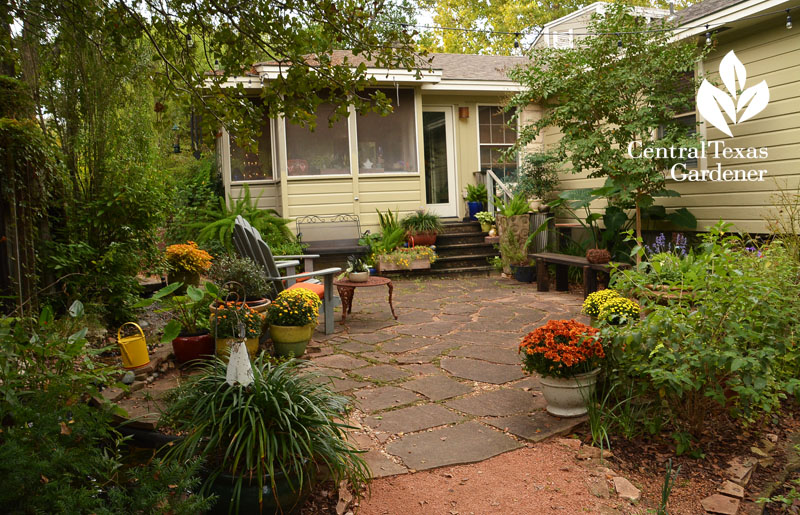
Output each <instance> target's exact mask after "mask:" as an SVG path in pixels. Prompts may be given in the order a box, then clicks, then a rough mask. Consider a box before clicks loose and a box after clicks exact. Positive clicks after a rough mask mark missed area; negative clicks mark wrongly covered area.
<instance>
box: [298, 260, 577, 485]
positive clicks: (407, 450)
mask: <svg viewBox="0 0 800 515" xmlns="http://www.w3.org/2000/svg"><path fill="white" fill-rule="evenodd" d="M385 296H386V291H385V290H378V289H372V288H366V289H363V290H360V291H358V293H357V295H356V296H355V299H354V304H353V310H352V314H351V315H348V317H347V321H346V323H345V324H341V323H340V322H339V320H338V316H337V322H336V332H335V333H334V334H331V335H327V336H326V335H324V334H322V333H320V332H319V331H318V332H317V333H315V335H314V342H313V343H312V344H311V345H312V346H311V348H310V349H309V353H308V357H309V358H310V359H312V361H313V363H314V366H315V369H316V370H317V372H319V373H321V374H323V375H324V376H325V377H324V378H322V379H321V380H324V381H330V384H331V386H332V388H334V389H335V390H336V391H339V392H343V393H345V394H347V395H349V396H352V397H353V398H354V400H355V405H356V410H355V412H354V414H353V415H352V417H351V419H350V421H351V423H352V424H353V425H356V426H357V430H354V431H352V432H351V438H352V440H353V442H354V443H355V444H356V445H358V446H359V447H360V448H361V449H364V450H367V451H369V452H367V453H366V454H365V459H366V460H367V462H368V463H369V465H370V467H371V469H372V471H373V475H374V476H375V477H381V476H388V475H396V474H402V473H405V472H408V471H415V470H424V469H431V468H435V467H440V466H445V465H453V464H459V463H471V462H476V461H482V460H485V459H487V458H490V457H492V456H495V455H497V454H500V453H503V452H506V451H509V450H512V449H516V448H519V447H521V446H523V445H525V443H526V442H527V441H532V442H538V441H541V440H543V439H545V438H548V437H550V436H553V435H558V434H565V433H568V432H570V431H572V429H573V428H574V427H575V426H577V425H578V424H580V423H581V422H582V421H583V420H582V419H558V418H555V417H552V416H550V415H548V414H547V413H546V412H545V410H544V407H545V403H544V399H543V397H542V395H541V392H540V389H539V382H538V378H536V377H533V376H527V375H525V374H524V372H523V371H522V369H521V367H520V364H519V363H520V360H519V357H518V355H517V346H518V344H519V341H520V339H521V338H522V337H523V336H524V335H525V334H527V333H528V332H529V331H532V330H533V329H535V328H536V327H538V326H539V325H541V324H542V323H544V322H545V321H546V320H550V319H560V318H576V319H582V318H583V317H582V316H581V315H580V308H581V303H582V299H581V298H580V296H578V295H573V294H569V293H557V292H547V293H540V292H537V291H536V288H535V285H528V284H523V283H519V282H516V281H513V280H510V279H505V278H500V277H496V276H493V277H457V278H444V279H432V278H423V279H414V280H397V281H395V285H394V305H395V309H396V312H397V315H398V319H397V320H394V318H393V317H392V314H391V312H390V310H389V306H388V304H387V303H386V299H385ZM582 321H583V322H588V320H585V319H584V320H582Z"/></svg>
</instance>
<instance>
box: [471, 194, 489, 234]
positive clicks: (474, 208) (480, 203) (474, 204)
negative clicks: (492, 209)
mask: <svg viewBox="0 0 800 515" xmlns="http://www.w3.org/2000/svg"><path fill="white" fill-rule="evenodd" d="M488 201H489V195H488V193H487V192H486V185H485V184H478V185H477V186H475V185H472V184H467V210H468V211H469V218H470V219H471V220H477V217H476V216H477V213H478V212H479V211H481V210H483V209H485V206H486V203H487V202H488ZM484 232H486V231H484Z"/></svg>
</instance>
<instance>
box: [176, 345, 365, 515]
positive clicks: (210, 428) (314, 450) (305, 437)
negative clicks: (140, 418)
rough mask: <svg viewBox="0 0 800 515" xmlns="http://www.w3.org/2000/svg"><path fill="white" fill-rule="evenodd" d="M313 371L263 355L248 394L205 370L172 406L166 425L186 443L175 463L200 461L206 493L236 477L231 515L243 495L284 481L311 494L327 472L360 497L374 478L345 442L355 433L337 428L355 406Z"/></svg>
mask: <svg viewBox="0 0 800 515" xmlns="http://www.w3.org/2000/svg"><path fill="white" fill-rule="evenodd" d="M307 367H308V365H306V364H305V363H304V362H300V361H297V360H289V361H284V362H281V363H277V364H276V363H274V362H272V361H271V358H269V357H268V356H266V355H265V354H262V355H261V356H260V357H259V358H257V359H256V360H255V361H254V362H253V376H254V381H253V383H252V384H251V385H250V386H247V387H243V386H241V385H238V384H237V385H235V386H229V385H228V383H227V382H226V368H227V364H226V363H225V362H223V361H221V360H219V359H215V360H213V361H209V362H207V363H204V364H203V365H202V369H201V372H200V374H198V375H196V376H192V377H191V378H190V379H189V380H188V381H187V382H186V383H184V384H183V385H181V386H180V387H179V388H178V390H177V391H176V392H175V393H174V394H173V395H172V397H171V399H170V403H169V406H168V408H167V410H166V413H165V420H166V421H167V423H169V424H170V425H171V426H172V427H174V428H175V429H177V430H179V431H182V432H185V433H186V436H185V437H184V439H183V440H181V441H180V442H179V443H178V444H177V445H175V446H174V447H172V448H171V449H170V450H169V454H168V456H169V458H171V459H172V460H173V461H174V462H176V463H182V462H183V461H184V460H187V459H192V458H194V457H197V456H199V457H202V458H203V459H204V460H205V462H206V468H207V469H208V471H209V475H208V477H207V479H206V481H205V483H204V487H203V490H202V491H207V489H208V487H209V486H210V484H211V483H213V481H214V480H215V479H216V478H217V477H218V476H219V475H220V474H222V473H225V474H229V475H232V476H234V477H235V478H236V479H235V481H236V482H235V485H236V486H235V492H236V493H235V494H234V497H233V498H232V500H231V505H230V506H229V507H227V508H229V510H230V512H231V513H238V512H239V511H238V504H239V497H238V496H239V492H240V491H241V488H242V487H244V486H258V488H259V499H260V500H262V499H263V491H264V489H265V487H271V488H272V490H273V491H274V490H275V487H276V484H275V478H276V477H277V475H278V474H280V473H282V474H284V475H285V477H286V479H287V480H288V481H289V483H290V486H291V488H292V490H293V491H295V492H302V491H307V490H308V489H309V488H310V487H311V486H312V485H313V484H314V480H315V477H316V476H317V475H318V474H320V472H321V470H322V469H325V470H326V473H327V474H330V477H331V479H333V480H334V482H335V484H338V482H339V481H341V480H347V481H348V482H349V484H350V485H351V486H352V487H353V488H355V489H356V492H359V491H360V489H361V487H362V486H363V485H364V484H365V483H366V481H367V479H368V477H369V470H368V468H367V465H366V463H365V462H364V460H363V459H362V458H361V457H360V455H359V451H358V450H357V449H356V448H355V447H354V446H353V444H351V443H350V442H349V440H348V439H347V437H346V433H345V430H346V429H348V427H349V426H346V425H344V424H343V423H341V422H337V420H341V419H344V418H346V416H347V412H348V403H349V402H350V401H349V399H348V398H347V397H344V396H341V395H338V394H335V393H333V392H332V391H331V390H330V389H329V387H328V386H326V384H325V383H323V382H321V381H318V380H315V377H314V376H313V374H311V373H310V372H308V371H307V370H306V369H307ZM290 508H292V507H291V506H283V507H282V509H284V510H289V509H290Z"/></svg>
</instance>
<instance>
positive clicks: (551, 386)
mask: <svg viewBox="0 0 800 515" xmlns="http://www.w3.org/2000/svg"><path fill="white" fill-rule="evenodd" d="M599 374H600V369H599V368H596V369H594V370H592V371H591V372H587V373H585V374H579V375H576V376H573V377H569V378H561V377H549V376H542V379H541V383H542V393H543V394H544V399H545V400H546V401H547V412H548V413H550V414H551V415H554V416H556V417H562V418H571V417H580V416H582V415H585V414H586V412H587V410H586V402H587V401H588V399H589V398H591V396H592V395H593V394H594V389H595V384H596V383H597V376H598V375H599Z"/></svg>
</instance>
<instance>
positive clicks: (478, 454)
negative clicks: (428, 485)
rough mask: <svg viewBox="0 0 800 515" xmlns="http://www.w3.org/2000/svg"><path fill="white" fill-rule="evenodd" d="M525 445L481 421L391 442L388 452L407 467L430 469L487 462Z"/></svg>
mask: <svg viewBox="0 0 800 515" xmlns="http://www.w3.org/2000/svg"><path fill="white" fill-rule="evenodd" d="M521 446H522V445H521V444H520V443H519V442H517V441H516V440H514V439H513V438H511V437H509V436H507V435H504V434H502V433H500V432H498V431H495V430H494V429H491V428H489V427H487V426H484V425H481V424H479V423H477V422H465V423H463V424H458V425H455V426H452V427H445V428H442V429H436V430H434V431H425V432H423V433H417V434H411V435H407V436H403V437H402V438H400V439H398V440H395V441H393V442H391V443H390V444H389V445H387V446H386V452H388V453H389V454H391V455H393V456H397V457H398V458H400V459H401V460H402V461H403V463H404V464H405V466H406V467H408V468H410V469H415V470H426V469H432V468H436V467H444V466H445V465H458V464H462V463H474V462H476V461H483V460H485V459H488V458H491V457H492V456H496V455H498V454H501V453H504V452H507V451H510V450H513V449H517V448H519V447H521Z"/></svg>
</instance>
